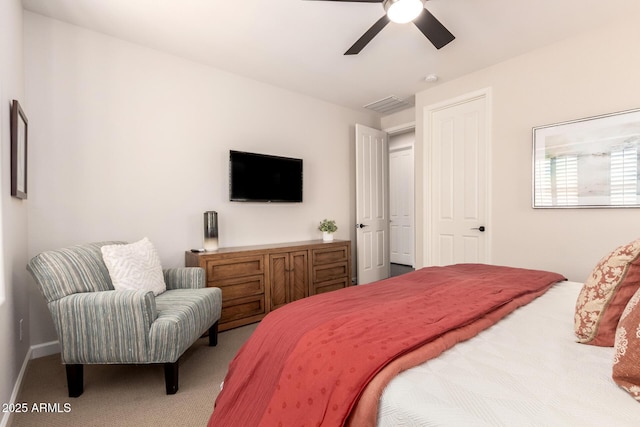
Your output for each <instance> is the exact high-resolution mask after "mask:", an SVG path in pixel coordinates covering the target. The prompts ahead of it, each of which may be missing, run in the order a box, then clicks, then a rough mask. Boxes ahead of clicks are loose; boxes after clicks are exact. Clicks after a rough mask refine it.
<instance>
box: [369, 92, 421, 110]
mask: <svg viewBox="0 0 640 427" xmlns="http://www.w3.org/2000/svg"><path fill="white" fill-rule="evenodd" d="M409 107H411V104H410V103H409V102H407V101H405V100H404V99H402V98H398V97H397V96H393V95H392V96H387V97H386V98H382V99H380V100H378V101H375V102H372V103H370V104H367V105H365V106H364V108H368V109H369V110H373V111H375V112H377V113H382V114H391V113H395V112H396V111H400V110H404V109H405V108H409Z"/></svg>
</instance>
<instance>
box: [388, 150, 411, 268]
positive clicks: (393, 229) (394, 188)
mask: <svg viewBox="0 0 640 427" xmlns="http://www.w3.org/2000/svg"><path fill="white" fill-rule="evenodd" d="M413 200H414V196H413V147H401V148H398V149H391V152H390V153H389V217H390V219H391V224H390V230H389V231H390V235H389V237H390V246H391V249H390V258H391V262H392V263H396V264H404V265H410V266H412V267H413V256H414V255H413V254H414V238H413V236H414V229H413Z"/></svg>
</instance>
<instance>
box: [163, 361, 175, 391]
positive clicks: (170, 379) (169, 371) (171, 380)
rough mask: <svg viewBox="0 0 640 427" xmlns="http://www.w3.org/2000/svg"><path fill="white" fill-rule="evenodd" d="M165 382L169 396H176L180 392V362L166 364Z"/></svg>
mask: <svg viewBox="0 0 640 427" xmlns="http://www.w3.org/2000/svg"><path fill="white" fill-rule="evenodd" d="M164 382H165V384H166V386H167V394H176V392H177V391H178V360H176V361H175V362H173V363H165V364H164Z"/></svg>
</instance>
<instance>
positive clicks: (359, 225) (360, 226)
mask: <svg viewBox="0 0 640 427" xmlns="http://www.w3.org/2000/svg"><path fill="white" fill-rule="evenodd" d="M365 227H368V225H367V224H356V228H365Z"/></svg>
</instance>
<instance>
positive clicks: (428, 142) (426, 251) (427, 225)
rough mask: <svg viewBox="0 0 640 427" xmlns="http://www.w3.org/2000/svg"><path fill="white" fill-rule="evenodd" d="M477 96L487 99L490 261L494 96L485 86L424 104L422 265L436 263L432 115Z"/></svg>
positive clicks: (488, 253)
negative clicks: (432, 202) (434, 254)
mask: <svg viewBox="0 0 640 427" xmlns="http://www.w3.org/2000/svg"><path fill="white" fill-rule="evenodd" d="M476 99H483V100H484V103H485V107H486V109H485V111H486V115H485V141H486V145H485V156H484V161H485V165H486V183H485V186H486V188H485V194H486V221H485V226H486V227H487V230H488V231H489V232H488V233H486V236H485V254H486V257H485V262H487V263H490V262H491V235H492V230H493V227H492V225H491V199H492V198H491V182H492V179H491V134H492V131H491V123H492V118H491V106H492V98H491V88H484V89H481V90H478V91H474V92H470V93H467V94H464V95H461V96H458V97H455V98H452V99H448V100H446V101H443V102H439V103H436V104H432V105H428V106H426V107H424V112H423V123H424V126H423V129H424V132H423V133H424V135H423V140H424V144H423V149H424V151H423V155H424V159H423V160H424V163H423V165H424V168H423V170H424V171H425V172H424V173H423V186H424V199H423V205H424V218H423V221H424V222H423V230H424V238H423V239H422V251H423V252H422V256H423V266H425V267H427V266H430V265H433V254H432V253H431V238H432V236H433V207H432V206H431V200H432V199H431V197H432V195H433V177H432V176H431V174H432V173H433V170H434V168H433V167H432V166H433V161H434V160H433V140H432V132H431V129H432V127H433V115H434V114H435V113H436V112H437V111H440V110H444V109H446V108H450V107H453V106H456V105H459V104H463V103H465V102H469V101H473V100H476Z"/></svg>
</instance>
